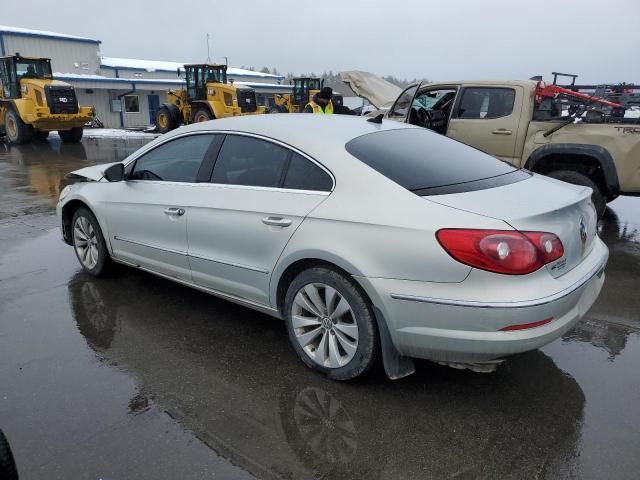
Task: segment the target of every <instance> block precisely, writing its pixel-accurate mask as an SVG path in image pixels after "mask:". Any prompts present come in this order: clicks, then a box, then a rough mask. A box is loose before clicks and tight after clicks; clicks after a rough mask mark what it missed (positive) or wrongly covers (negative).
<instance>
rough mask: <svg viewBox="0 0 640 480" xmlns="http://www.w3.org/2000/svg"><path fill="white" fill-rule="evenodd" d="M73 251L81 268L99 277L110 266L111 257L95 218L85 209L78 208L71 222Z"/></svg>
mask: <svg viewBox="0 0 640 480" xmlns="http://www.w3.org/2000/svg"><path fill="white" fill-rule="evenodd" d="M71 238H72V240H73V249H74V250H75V252H76V257H78V261H79V262H80V265H82V268H83V269H84V270H85V271H86V272H88V273H90V274H91V275H94V276H96V277H99V276H101V275H103V274H105V273H106V272H107V270H108V269H109V267H110V266H111V257H110V256H109V251H108V250H107V245H106V243H105V241H104V236H103V235H102V230H101V229H100V225H99V224H98V220H96V217H95V216H94V215H93V213H91V211H89V210H88V209H87V208H79V209H78V210H76V212H75V213H74V215H73V219H72V220H71Z"/></svg>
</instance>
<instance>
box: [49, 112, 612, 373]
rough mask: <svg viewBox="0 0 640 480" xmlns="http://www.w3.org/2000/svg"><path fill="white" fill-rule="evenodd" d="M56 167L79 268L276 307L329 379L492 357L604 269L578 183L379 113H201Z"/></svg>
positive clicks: (554, 315) (523, 343) (542, 324)
mask: <svg viewBox="0 0 640 480" xmlns="http://www.w3.org/2000/svg"><path fill="white" fill-rule="evenodd" d="M70 178H72V179H73V180H74V181H75V183H72V184H71V185H70V186H68V187H67V188H65V189H64V190H63V192H62V193H61V196H60V201H59V203H58V206H57V213H58V218H59V222H60V226H61V229H62V232H63V236H64V240H65V241H66V242H67V243H68V244H69V245H72V246H73V247H74V250H75V252H76V255H77V257H78V259H79V261H80V264H81V265H82V268H83V269H84V270H86V271H87V272H89V273H91V274H93V275H102V274H103V273H105V272H106V271H107V270H108V268H109V267H110V265H111V264H112V263H113V262H117V263H120V264H124V265H128V266H131V267H133V268H138V269H141V270H145V271H147V272H150V273H153V274H156V275H160V276H162V277H164V278H167V279H169V280H172V281H175V282H179V283H181V284H185V285H188V286H190V287H193V288H197V289H199V290H203V291H205V292H208V293H211V294H213V295H217V296H219V297H222V298H224V299H226V300H229V301H232V302H237V303H239V304H242V305H245V306H247V307H249V308H253V309H255V310H258V311H261V312H265V313H267V314H269V315H272V316H274V317H278V318H281V319H283V320H284V321H285V322H286V326H287V330H288V333H289V337H290V340H291V343H292V345H293V348H294V350H295V351H296V353H297V354H298V355H299V357H300V358H301V359H302V361H303V362H304V363H305V364H307V365H308V366H309V367H312V368H314V369H316V370H319V371H321V372H323V373H325V374H326V375H327V376H329V377H330V378H333V379H337V380H346V379H351V378H354V377H357V376H358V375H360V374H362V373H364V372H365V371H367V370H369V369H370V368H371V367H372V366H373V365H375V363H376V362H377V361H378V360H379V359H381V360H382V361H383V364H384V367H385V371H386V372H387V374H388V375H389V377H391V378H399V377H401V376H404V375H407V374H409V373H411V372H412V371H413V368H414V367H413V361H412V358H426V359H430V360H434V361H437V362H440V363H443V364H446V365H451V366H454V367H457V368H471V369H475V370H479V371H489V370H493V369H494V368H495V366H496V365H497V364H498V363H500V362H501V361H503V360H504V359H505V358H506V357H508V356H510V355H513V354H517V353H520V352H525V351H528V350H532V349H536V348H538V347H541V346H542V345H545V344H547V343H549V342H551V341H553V340H555V339H557V338H558V337H560V336H561V335H562V334H563V333H564V332H566V331H567V330H569V329H570V328H571V327H572V326H573V325H574V324H575V323H576V322H577V321H578V320H580V318H582V317H583V316H584V315H585V313H586V312H587V310H588V309H589V308H590V307H591V305H592V304H593V303H594V301H595V300H596V298H597V296H598V294H599V292H600V289H601V287H602V284H603V282H604V273H603V270H604V266H605V264H606V261H607V256H608V250H607V248H606V246H605V245H604V244H603V242H602V241H601V240H600V239H599V238H598V236H597V233H596V216H595V210H594V208H593V205H592V203H591V200H590V190H589V189H588V188H582V187H576V186H571V185H568V184H565V183H562V182H559V181H557V180H553V179H550V178H546V177H541V176H538V175H535V174H531V173H529V172H527V171H525V170H519V169H516V168H513V167H512V166H510V165H508V164H506V163H503V162H501V161H499V160H497V159H495V158H493V157H491V156H488V155H486V154H484V153H481V152H479V151H477V150H474V149H472V148H470V147H467V146H465V145H463V144H461V143H458V142H456V141H453V140H450V139H448V138H446V137H443V136H440V135H437V134H435V133H432V132H430V131H428V130H425V129H422V128H417V127H412V126H410V125H403V124H399V123H396V122H383V123H376V122H375V121H373V122H372V121H367V120H365V119H362V118H354V117H346V116H345V117H343V116H332V117H326V116H322V115H274V116H272V115H268V116H252V117H242V118H230V119H221V120H215V121H212V122H205V123H200V124H196V125H191V126H189V127H185V128H181V129H178V130H176V131H174V132H171V133H169V134H167V135H163V136H162V137H159V138H158V139H156V140H154V141H152V142H151V143H149V144H148V145H146V146H145V147H143V148H141V149H140V150H139V151H137V152H136V153H134V154H133V155H131V156H129V157H128V158H127V159H125V160H124V161H123V162H120V163H115V164H109V165H97V166H93V167H88V168H84V169H82V170H78V171H76V172H73V173H72V174H71V175H70Z"/></svg>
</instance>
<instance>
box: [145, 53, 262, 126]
mask: <svg viewBox="0 0 640 480" xmlns="http://www.w3.org/2000/svg"><path fill="white" fill-rule="evenodd" d="M184 71H185V73H186V84H187V88H186V89H182V90H169V91H167V103H163V104H162V106H161V107H160V108H159V109H158V112H157V113H156V129H157V130H158V131H159V132H160V133H166V132H168V131H170V130H173V129H174V128H177V127H178V126H180V125H183V124H184V125H188V124H190V123H194V122H206V121H207V120H213V119H214V118H224V117H235V116H238V115H255V114H261V113H264V111H265V108H264V107H259V106H258V105H257V100H256V92H255V90H254V89H253V88H249V87H237V86H235V85H233V83H227V66H226V65H211V64H197V65H185V66H184ZM180 75H181V71H180V70H178V76H180Z"/></svg>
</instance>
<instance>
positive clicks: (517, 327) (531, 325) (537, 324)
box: [500, 317, 553, 332]
mask: <svg viewBox="0 0 640 480" xmlns="http://www.w3.org/2000/svg"><path fill="white" fill-rule="evenodd" d="M551 320H553V317H551V318H545V319H544V320H540V321H537V322H531V323H519V324H517V325H509V326H508V327H504V328H501V329H500V331H501V332H512V331H513V330H528V329H529V328H536V327H541V326H542V325H546V324H547V323H550V322H551Z"/></svg>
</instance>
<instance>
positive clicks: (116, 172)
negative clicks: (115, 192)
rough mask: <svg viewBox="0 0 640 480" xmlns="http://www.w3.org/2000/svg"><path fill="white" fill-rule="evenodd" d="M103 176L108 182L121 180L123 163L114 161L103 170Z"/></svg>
mask: <svg viewBox="0 0 640 480" xmlns="http://www.w3.org/2000/svg"><path fill="white" fill-rule="evenodd" d="M104 178H106V179H107V181H109V182H121V181H123V180H124V165H123V164H122V163H116V164H115V165H111V166H110V167H109V168H107V169H106V170H105V171H104Z"/></svg>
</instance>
